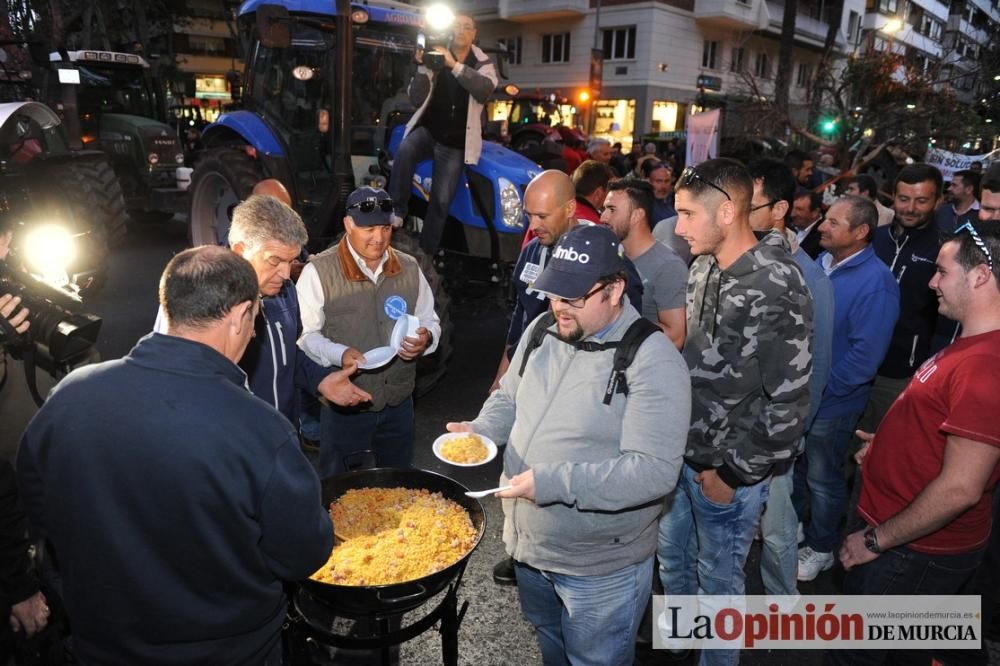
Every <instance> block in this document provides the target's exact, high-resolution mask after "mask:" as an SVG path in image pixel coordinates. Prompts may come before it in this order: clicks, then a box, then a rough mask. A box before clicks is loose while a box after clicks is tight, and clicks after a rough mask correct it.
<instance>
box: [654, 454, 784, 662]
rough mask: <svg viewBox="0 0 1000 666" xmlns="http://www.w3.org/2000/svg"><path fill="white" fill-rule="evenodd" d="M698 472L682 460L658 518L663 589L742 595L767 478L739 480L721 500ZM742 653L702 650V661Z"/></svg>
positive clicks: (731, 659) (725, 659)
mask: <svg viewBox="0 0 1000 666" xmlns="http://www.w3.org/2000/svg"><path fill="white" fill-rule="evenodd" d="M695 474H697V472H695V470H694V469H692V468H691V467H689V466H688V465H686V464H685V465H684V467H683V469H682V470H681V479H680V481H679V482H678V483H677V490H675V491H674V494H673V495H672V496H671V497H670V498H669V499H668V505H667V513H666V514H664V516H663V518H661V519H660V536H659V543H658V545H657V550H656V555H657V557H658V558H659V560H660V582H662V583H663V591H664V594H667V595H671V594H678V595H693V594H725V595H742V594H743V593H744V590H745V587H746V574H744V572H743V566H744V565H745V564H746V561H747V553H748V552H749V551H750V542H751V541H752V540H753V531H754V528H755V527H756V526H757V523H758V521H759V520H760V514H761V511H762V510H763V508H764V504H765V503H766V502H767V496H768V480H766V479H765V480H764V481H761V482H760V483H757V484H755V485H753V486H740V487H739V488H737V489H736V494H735V495H734V496H733V501H732V502H730V503H729V504H718V503H716V502H713V501H712V500H710V499H708V498H707V497H705V494H704V493H703V492H702V490H701V485H700V484H698V483H697V482H696V481H695V480H694V476H695ZM739 659H740V653H739V650H703V651H702V653H701V660H700V661H699V663H700V664H702V666H707V665H708V664H737V663H739Z"/></svg>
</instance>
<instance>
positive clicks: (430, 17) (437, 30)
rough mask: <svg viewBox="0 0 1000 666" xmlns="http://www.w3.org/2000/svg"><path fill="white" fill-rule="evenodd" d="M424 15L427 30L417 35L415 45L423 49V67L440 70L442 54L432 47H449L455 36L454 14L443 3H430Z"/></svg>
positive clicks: (442, 63)
mask: <svg viewBox="0 0 1000 666" xmlns="http://www.w3.org/2000/svg"><path fill="white" fill-rule="evenodd" d="M426 16H427V27H428V30H427V32H426V33H425V34H420V35H417V46H418V47H419V48H421V49H423V51H424V58H423V60H424V67H426V68H427V69H429V70H431V71H434V72H440V71H441V70H442V69H444V54H443V53H438V52H437V51H435V50H434V48H435V47H437V46H443V47H445V48H446V49H450V48H451V41H452V39H454V37H455V34H454V32H453V26H454V24H455V14H454V13H453V12H452V11H451V9H449V8H448V7H446V6H444V5H432V6H430V7H428V8H427V14H426Z"/></svg>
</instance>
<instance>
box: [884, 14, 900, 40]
mask: <svg viewBox="0 0 1000 666" xmlns="http://www.w3.org/2000/svg"><path fill="white" fill-rule="evenodd" d="M902 29H903V22H902V21H901V20H899V19H898V18H891V19H889V20H888V21H886V22H885V23H884V24H883V25H882V27H881V28H879V30H881V31H882V32H884V33H885V34H887V35H889V36H890V37H891V36H892V35H895V34H896V33H897V32H899V31H900V30H902Z"/></svg>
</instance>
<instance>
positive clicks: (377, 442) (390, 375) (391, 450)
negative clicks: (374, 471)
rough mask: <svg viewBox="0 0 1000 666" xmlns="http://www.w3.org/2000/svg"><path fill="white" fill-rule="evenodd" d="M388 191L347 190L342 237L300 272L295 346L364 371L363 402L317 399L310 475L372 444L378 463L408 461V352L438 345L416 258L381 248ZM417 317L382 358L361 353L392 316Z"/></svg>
mask: <svg viewBox="0 0 1000 666" xmlns="http://www.w3.org/2000/svg"><path fill="white" fill-rule="evenodd" d="M391 216H392V199H390V198H389V195H388V194H387V193H386V192H385V191H384V190H380V189H375V188H372V187H359V188H358V189H356V190H354V191H353V192H351V195H350V196H349V197H348V198H347V215H346V217H344V229H345V234H344V237H343V238H342V239H341V240H340V242H339V243H337V244H336V245H334V246H333V247H331V248H329V249H327V250H325V251H324V252H322V253H320V254H318V255H316V256H315V257H313V258H312V260H311V261H310V263H309V264H308V265H307V266H306V267H305V268H304V269H303V270H302V276H301V277H300V278H299V282H298V290H299V306H300V310H301V312H302V336H301V337H300V338H299V346H300V347H301V348H302V350H303V351H305V352H306V354H308V355H309V356H310V357H311V358H312V359H313V360H315V361H316V362H317V363H319V364H321V365H324V366H331V365H337V366H341V367H344V366H350V365H353V364H355V363H357V364H358V367H359V368H360V369H361V370H362V371H363V372H362V373H361V374H360V375H358V376H357V378H356V379H355V383H356V384H357V386H358V387H359V388H361V389H362V390H364V391H367V392H368V393H369V394H371V396H372V398H371V400H370V401H368V402H364V403H360V404H358V405H354V406H346V407H345V406H339V405H333V404H330V403H329V402H324V407H323V411H322V415H321V418H320V457H319V475H320V477H321V478H326V477H328V476H333V475H335V474H338V473H340V472H342V471H344V470H345V468H346V466H347V462H345V459H347V458H349V457H350V456H351V455H352V454H355V453H357V452H359V451H374V454H375V462H376V464H377V465H378V466H379V467H409V465H410V462H411V460H412V458H413V437H414V418H413V398H412V393H413V386H414V381H415V379H416V373H417V370H416V363H415V361H416V359H417V358H419V357H420V356H421V355H423V354H430V353H432V352H433V351H434V350H435V349H436V348H437V341H438V340H439V339H440V337H441V325H440V322H439V321H438V317H437V314H435V312H434V295H433V294H432V292H431V288H430V286H429V285H428V284H427V280H426V278H425V277H424V275H423V273H421V272H420V268H419V266H417V262H416V260H415V259H414V258H413V257H411V256H410V255H408V254H404V253H402V252H399V251H397V250H395V249H393V248H391V247H389V241H390V239H391V238H392V226H391ZM407 314H412V315H415V316H416V317H417V319H419V320H420V327H419V328H418V329H417V330H416V334H415V336H413V337H407V338H404V339H403V342H402V345H401V346H400V348H399V350H398V353H397V355H396V356H395V357H393V358H392V359H390V360H389V361H388V362H387V363H385V364H377V361H376V360H375V359H370V360H369V359H366V358H365V355H364V351H366V350H374V349H376V348H379V347H385V346H387V345H389V344H390V336H391V334H392V330H393V327H394V326H395V324H396V320H397V319H399V318H400V317H404V316H406V315H407Z"/></svg>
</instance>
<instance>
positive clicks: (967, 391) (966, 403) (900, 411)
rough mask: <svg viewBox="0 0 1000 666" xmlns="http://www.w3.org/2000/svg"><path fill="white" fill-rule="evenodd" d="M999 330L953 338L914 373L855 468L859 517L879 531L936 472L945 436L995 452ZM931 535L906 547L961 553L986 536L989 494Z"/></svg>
mask: <svg viewBox="0 0 1000 666" xmlns="http://www.w3.org/2000/svg"><path fill="white" fill-rule="evenodd" d="M998 369H1000V331H992V332H990V333H983V334H982V335H975V336H972V337H969V338H960V339H959V340H957V341H955V342H954V343H953V344H951V345H950V346H949V347H947V348H946V349H945V350H944V351H941V352H939V353H937V354H935V355H934V356H932V357H931V358H929V359H927V361H926V362H925V363H924V364H923V365H922V366H920V369H919V370H918V371H917V372H916V374H914V375H913V379H912V380H911V381H910V384H909V386H907V387H906V390H905V391H903V393H902V394H901V395H900V396H899V398H897V399H896V402H894V403H893V405H892V407H891V408H890V409H889V411H888V413H886V415H885V418H884V419H883V420H882V424H881V425H880V426H879V427H878V432H877V433H876V434H875V440H874V441H873V442H872V446H871V449H869V451H868V455H867V456H865V459H864V461H863V463H862V472H863V477H862V478H863V483H862V486H861V499H860V500H859V502H858V513H860V514H861V517H862V518H864V519H865V521H866V522H868V524H870V525H879V524H880V523H883V522H885V521H886V520H888V519H889V518H891V517H893V516H894V515H896V514H897V513H899V512H900V511H902V510H903V509H905V508H906V507H907V506H908V505H909V504H910V503H911V502H912V501H913V500H914V499H915V498H916V497H917V495H918V494H919V493H920V492H921V491H922V490H923V489H924V488H925V487H927V484H929V483H930V482H931V481H932V480H934V479H935V478H936V477H937V476H938V474H939V473H940V472H941V465H942V463H943V461H944V449H945V441H946V438H947V437H948V435H955V436H957V437H964V438H966V439H971V440H974V441H977V442H982V443H984V444H990V445H993V446H996V447H1000V372H998ZM998 480H1000V465H998V466H997V467H996V468H995V469H994V470H993V474H992V475H991V476H990V480H989V483H988V485H987V487H986V490H985V492H984V493H983V496H982V497H981V498H980V500H979V502H978V503H977V504H976V505H975V506H974V507H972V508H971V509H969V510H968V511H966V512H965V513H963V514H961V515H960V516H958V517H957V518H956V519H955V520H953V521H952V522H950V523H948V524H947V525H945V526H944V527H943V528H941V529H940V530H938V531H937V532H932V533H931V534H928V535H927V536H925V537H923V538H921V539H917V540H916V541H914V542H912V543H909V544H907V547H909V548H912V549H913V550H916V551H920V552H923V553H932V554H937V553H940V554H955V553H967V552H969V551H972V550H976V549H977V548H979V547H981V546H982V545H983V544H984V543H985V542H986V540H987V539H988V538H989V536H990V523H991V517H990V516H991V514H990V508H991V507H990V502H991V497H992V493H991V491H992V489H993V487H994V486H995V485H996V484H997V481H998Z"/></svg>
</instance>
